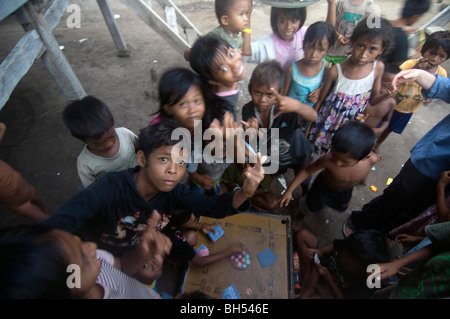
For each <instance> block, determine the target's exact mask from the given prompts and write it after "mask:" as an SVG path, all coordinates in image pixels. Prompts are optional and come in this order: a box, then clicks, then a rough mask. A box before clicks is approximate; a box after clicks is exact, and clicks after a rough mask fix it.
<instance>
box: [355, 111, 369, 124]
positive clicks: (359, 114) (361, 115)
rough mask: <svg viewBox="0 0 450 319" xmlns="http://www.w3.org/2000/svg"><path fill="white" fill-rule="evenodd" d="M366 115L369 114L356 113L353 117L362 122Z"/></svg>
mask: <svg viewBox="0 0 450 319" xmlns="http://www.w3.org/2000/svg"><path fill="white" fill-rule="evenodd" d="M368 117H369V114H364V113H358V114H357V115H356V117H355V119H356V120H358V121H360V122H361V123H364V122H365V121H366V120H367V118H368Z"/></svg>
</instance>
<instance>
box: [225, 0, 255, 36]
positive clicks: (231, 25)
mask: <svg viewBox="0 0 450 319" xmlns="http://www.w3.org/2000/svg"><path fill="white" fill-rule="evenodd" d="M248 11H249V3H248V0H235V1H234V2H233V4H232V5H231V7H230V9H229V10H228V13H227V15H226V16H225V17H224V19H225V20H224V22H225V24H224V27H225V29H227V30H228V31H230V32H233V33H238V32H242V31H243V30H244V29H245V28H248V27H249V26H248V15H249V12H248Z"/></svg>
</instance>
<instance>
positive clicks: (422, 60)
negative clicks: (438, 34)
mask: <svg viewBox="0 0 450 319" xmlns="http://www.w3.org/2000/svg"><path fill="white" fill-rule="evenodd" d="M427 65H428V58H424V57H420V58H419V59H418V60H417V63H416V67H415V68H417V69H422V70H425V68H426V67H427Z"/></svg>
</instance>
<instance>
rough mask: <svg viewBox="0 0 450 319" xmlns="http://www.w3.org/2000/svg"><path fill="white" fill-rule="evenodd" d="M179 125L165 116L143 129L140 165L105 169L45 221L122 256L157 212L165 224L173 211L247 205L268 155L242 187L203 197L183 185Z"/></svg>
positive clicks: (220, 213) (220, 211) (206, 212)
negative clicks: (175, 154)
mask: <svg viewBox="0 0 450 319" xmlns="http://www.w3.org/2000/svg"><path fill="white" fill-rule="evenodd" d="M177 128H180V125H179V124H178V122H176V121H173V120H166V121H163V122H161V123H157V124H153V125H149V126H147V127H146V128H144V129H142V130H141V132H140V134H139V145H140V149H139V150H138V151H137V161H138V166H136V167H135V168H133V169H129V170H123V171H120V172H111V173H107V174H106V175H105V176H103V177H102V178H101V179H99V180H98V181H96V182H95V183H93V184H91V185H90V186H89V187H88V188H86V189H85V190H84V191H82V192H80V193H78V194H77V195H76V196H75V197H73V198H72V199H70V200H68V201H67V202H66V203H65V204H63V205H62V206H61V207H59V208H58V209H57V210H56V211H55V212H54V213H53V214H52V216H51V217H50V218H48V219H47V220H46V221H44V222H43V224H44V225H47V226H50V227H55V228H59V229H62V230H66V231H68V232H70V233H75V234H77V235H80V237H81V238H82V239H83V240H85V241H93V242H96V243H97V244H98V246H99V248H100V249H104V250H107V251H109V252H111V253H112V254H114V255H115V256H120V255H122V254H123V253H124V252H126V251H128V250H129V249H130V248H131V247H132V246H134V245H136V244H138V243H139V238H140V236H141V234H142V232H143V231H144V230H145V228H146V225H147V220H148V219H149V217H150V215H151V214H152V212H153V211H154V210H156V211H157V212H159V213H160V214H161V215H162V216H163V217H164V218H163V221H164V223H165V224H164V226H165V225H167V222H168V220H169V218H170V215H172V214H177V213H179V212H180V211H190V212H193V213H195V214H197V215H201V216H208V217H213V218H223V217H226V216H228V215H231V214H235V213H237V212H238V211H244V210H247V209H249V208H250V202H249V201H248V199H249V198H250V197H252V196H253V193H254V192H255V190H256V188H257V187H258V185H259V183H260V182H261V181H262V179H263V178H264V170H263V168H262V163H264V160H265V158H264V157H263V158H262V159H261V157H260V156H258V157H257V158H258V161H257V163H255V164H254V165H253V166H248V167H247V169H246V170H245V173H244V175H245V181H244V185H243V187H242V188H240V189H238V190H236V191H234V192H228V193H225V194H222V195H217V196H211V197H206V196H203V195H202V194H200V193H199V192H198V191H189V189H188V187H187V186H186V185H184V184H181V183H180V180H181V179H182V178H183V176H184V173H185V170H186V163H185V162H183V161H182V160H181V159H180V158H172V156H171V151H172V148H173V147H174V145H175V144H177V143H178V142H181V141H182V139H181V137H178V139H177V140H171V135H172V132H173V131H174V130H175V129H177ZM181 153H182V152H180V155H182V154H181ZM161 227H162V226H161ZM161 227H160V228H161Z"/></svg>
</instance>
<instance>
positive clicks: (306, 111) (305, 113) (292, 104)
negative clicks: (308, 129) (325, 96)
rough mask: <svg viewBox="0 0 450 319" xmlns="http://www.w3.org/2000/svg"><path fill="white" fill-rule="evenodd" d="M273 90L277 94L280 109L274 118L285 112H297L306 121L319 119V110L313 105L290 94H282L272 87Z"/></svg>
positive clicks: (277, 103) (278, 108)
mask: <svg viewBox="0 0 450 319" xmlns="http://www.w3.org/2000/svg"><path fill="white" fill-rule="evenodd" d="M271 91H272V92H273V94H274V95H275V96H276V106H277V111H278V112H277V113H276V114H275V115H274V116H273V118H274V119H275V118H277V117H278V116H280V115H281V114H283V113H297V114H298V115H300V116H301V117H302V118H304V119H305V120H306V121H309V122H314V121H315V120H317V111H316V110H314V109H313V108H312V107H311V106H309V105H307V104H304V103H302V102H300V101H299V100H297V99H294V98H291V97H289V96H283V95H280V94H279V93H278V92H276V91H275V90H274V89H271Z"/></svg>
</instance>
